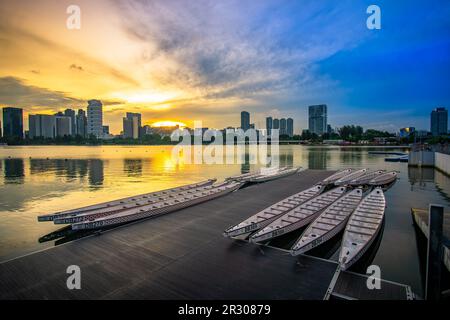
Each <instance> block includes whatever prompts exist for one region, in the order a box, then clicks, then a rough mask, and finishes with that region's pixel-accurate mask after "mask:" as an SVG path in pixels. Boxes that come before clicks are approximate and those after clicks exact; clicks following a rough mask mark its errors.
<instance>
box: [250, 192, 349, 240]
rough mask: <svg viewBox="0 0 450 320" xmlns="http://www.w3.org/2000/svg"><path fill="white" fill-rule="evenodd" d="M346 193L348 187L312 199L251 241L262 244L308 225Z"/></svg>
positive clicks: (286, 214) (282, 217) (258, 233)
mask: <svg viewBox="0 0 450 320" xmlns="http://www.w3.org/2000/svg"><path fill="white" fill-rule="evenodd" d="M345 191H346V187H338V188H334V189H332V190H330V191H328V192H326V193H324V194H321V195H319V196H317V197H314V198H312V199H311V200H309V201H307V202H305V203H303V204H302V205H300V206H298V207H297V208H294V209H292V210H290V211H288V212H287V213H285V214H284V215H282V216H281V217H279V218H277V219H276V220H275V221H273V222H272V223H271V224H269V225H268V226H266V227H264V228H263V229H261V230H259V231H258V232H256V233H255V234H253V235H252V236H250V241H251V242H261V241H265V240H269V239H272V238H275V237H278V236H281V235H283V234H286V233H288V232H291V231H294V230H297V229H299V228H301V227H304V226H306V225H308V224H309V223H310V222H311V221H313V220H314V219H315V218H316V217H317V216H318V215H319V214H320V213H321V212H322V211H323V210H324V209H325V208H326V207H328V206H329V205H330V204H332V203H333V202H334V201H336V200H337V199H339V198H340V197H341V196H343V195H344V193H345Z"/></svg>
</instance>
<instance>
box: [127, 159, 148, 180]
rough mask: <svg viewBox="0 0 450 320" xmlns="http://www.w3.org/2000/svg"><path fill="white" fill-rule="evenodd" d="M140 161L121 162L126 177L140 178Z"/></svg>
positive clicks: (141, 164)
mask: <svg viewBox="0 0 450 320" xmlns="http://www.w3.org/2000/svg"><path fill="white" fill-rule="evenodd" d="M142 166H143V161H142V159H124V160H123V172H124V173H125V174H126V175H127V176H128V177H140V176H142Z"/></svg>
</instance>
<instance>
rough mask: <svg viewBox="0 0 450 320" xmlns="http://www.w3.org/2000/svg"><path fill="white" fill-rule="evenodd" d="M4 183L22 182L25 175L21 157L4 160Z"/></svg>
mask: <svg viewBox="0 0 450 320" xmlns="http://www.w3.org/2000/svg"><path fill="white" fill-rule="evenodd" d="M4 167H5V169H4V175H5V179H4V181H5V183H6V184H7V183H12V184H22V183H23V181H24V179H23V178H24V177H25V165H24V163H23V159H5V160H4Z"/></svg>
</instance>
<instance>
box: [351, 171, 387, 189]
mask: <svg viewBox="0 0 450 320" xmlns="http://www.w3.org/2000/svg"><path fill="white" fill-rule="evenodd" d="M383 173H386V171H384V170H377V171H369V172H366V174H364V175H362V176H360V177H358V178H355V179H353V180H351V181H349V182H348V185H350V186H363V185H366V184H368V183H369V182H370V180H372V179H374V178H376V177H378V176H381V175H382V174H383Z"/></svg>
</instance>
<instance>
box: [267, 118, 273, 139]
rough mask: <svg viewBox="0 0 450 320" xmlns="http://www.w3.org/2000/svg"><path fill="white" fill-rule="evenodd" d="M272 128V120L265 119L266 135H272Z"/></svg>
mask: <svg viewBox="0 0 450 320" xmlns="http://www.w3.org/2000/svg"><path fill="white" fill-rule="evenodd" d="M272 126H273V119H272V117H267V118H266V130H267V135H271V134H272Z"/></svg>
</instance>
